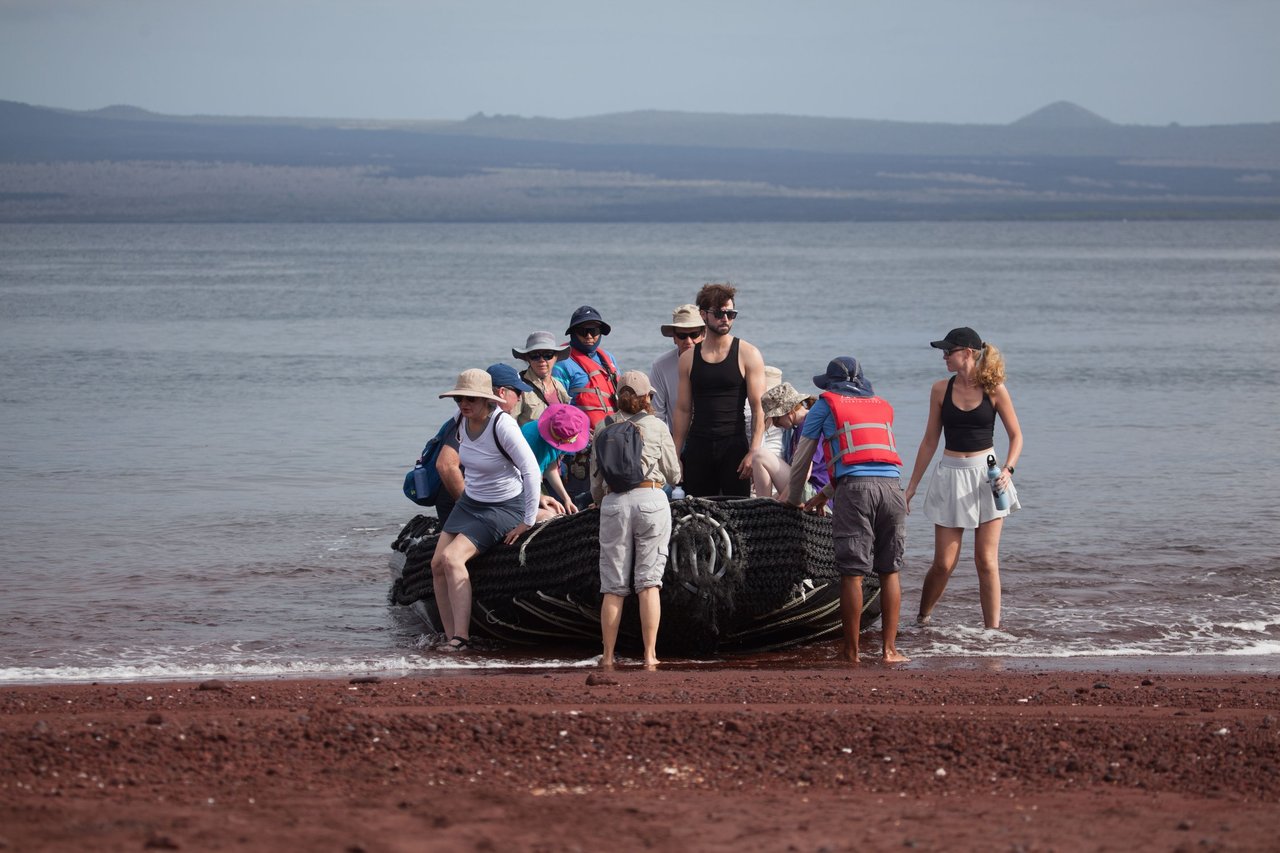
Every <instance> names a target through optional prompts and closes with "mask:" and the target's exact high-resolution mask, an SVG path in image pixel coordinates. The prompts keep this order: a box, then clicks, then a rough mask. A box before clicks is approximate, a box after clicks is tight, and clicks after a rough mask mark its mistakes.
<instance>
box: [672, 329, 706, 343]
mask: <svg viewBox="0 0 1280 853" xmlns="http://www.w3.org/2000/svg"><path fill="white" fill-rule="evenodd" d="M705 334H706V331H705V330H703V329H699V330H698V331H696V332H676V333H675V336H676V337H677V338H679V339H680V340H682V341H696V340H697V339H698V338H700V337H702V336H703V335H705Z"/></svg>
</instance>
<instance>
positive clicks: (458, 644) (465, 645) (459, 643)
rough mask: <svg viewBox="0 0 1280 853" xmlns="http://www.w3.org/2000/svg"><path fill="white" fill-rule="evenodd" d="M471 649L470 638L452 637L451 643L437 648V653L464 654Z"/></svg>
mask: <svg viewBox="0 0 1280 853" xmlns="http://www.w3.org/2000/svg"><path fill="white" fill-rule="evenodd" d="M469 648H471V640H470V638H468V637H450V638H449V642H447V643H444V644H442V645H440V646H437V647H436V651H441V652H462V651H466V650H467V649H469Z"/></svg>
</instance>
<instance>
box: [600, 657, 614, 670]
mask: <svg viewBox="0 0 1280 853" xmlns="http://www.w3.org/2000/svg"><path fill="white" fill-rule="evenodd" d="M600 668H601V669H613V658H609V659H608V660H605V659H604V658H600Z"/></svg>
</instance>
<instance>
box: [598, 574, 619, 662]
mask: <svg viewBox="0 0 1280 853" xmlns="http://www.w3.org/2000/svg"><path fill="white" fill-rule="evenodd" d="M622 601H623V598H622V596H620V595H613V594H612V593H608V592H606V593H605V594H604V598H603V599H601V601H600V635H601V638H602V639H603V640H604V654H603V655H602V656H601V657H600V665H601V666H602V667H604V668H605V669H613V650H614V647H615V646H616V645H617V644H618V625H619V624H621V622H622Z"/></svg>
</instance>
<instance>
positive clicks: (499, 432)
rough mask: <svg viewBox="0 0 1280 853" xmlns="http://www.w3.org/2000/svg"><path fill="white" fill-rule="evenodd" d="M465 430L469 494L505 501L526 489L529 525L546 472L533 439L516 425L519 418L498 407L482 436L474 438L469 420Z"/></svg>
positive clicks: (462, 449) (461, 452)
mask: <svg viewBox="0 0 1280 853" xmlns="http://www.w3.org/2000/svg"><path fill="white" fill-rule="evenodd" d="M461 433H462V439H461V441H460V442H459V443H458V459H459V460H460V461H461V462H462V467H463V469H464V470H465V471H466V489H465V491H466V494H467V495H469V496H471V498H473V499H474V500H477V501H481V502H482V503H501V502H502V501H509V500H511V499H512V498H514V497H515V496H516V495H519V494H522V493H523V495H524V519H523V521H524V523H525V524H528V525H532V524H533V523H534V522H535V521H537V520H538V495H539V492H540V489H541V482H542V474H541V473H540V472H539V471H538V460H537V459H536V458H534V455H533V451H532V450H531V449H530V448H529V443H528V442H526V441H525V440H524V436H523V435H521V434H520V427H518V426H516V419H515V418H513V417H511V416H510V415H508V414H507V413H506V412H503V411H501V410H495V411H494V413H493V414H492V415H490V416H489V421H488V423H487V424H486V425H485V429H484V432H482V433H480V436H479V437H478V438H475V439H472V438H471V436H470V435H468V434H467V426H466V421H465V420H464V421H463V422H462V429H461ZM495 439H496V440H498V441H501V442H502V446H503V447H504V448H506V451H507V454H508V455H509V456H510V457H511V459H512V461H513V462H514V463H515V467H512V464H511V462H508V461H507V457H506V456H503V455H502V451H501V450H499V449H498V446H497V445H496V444H494V440H495Z"/></svg>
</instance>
